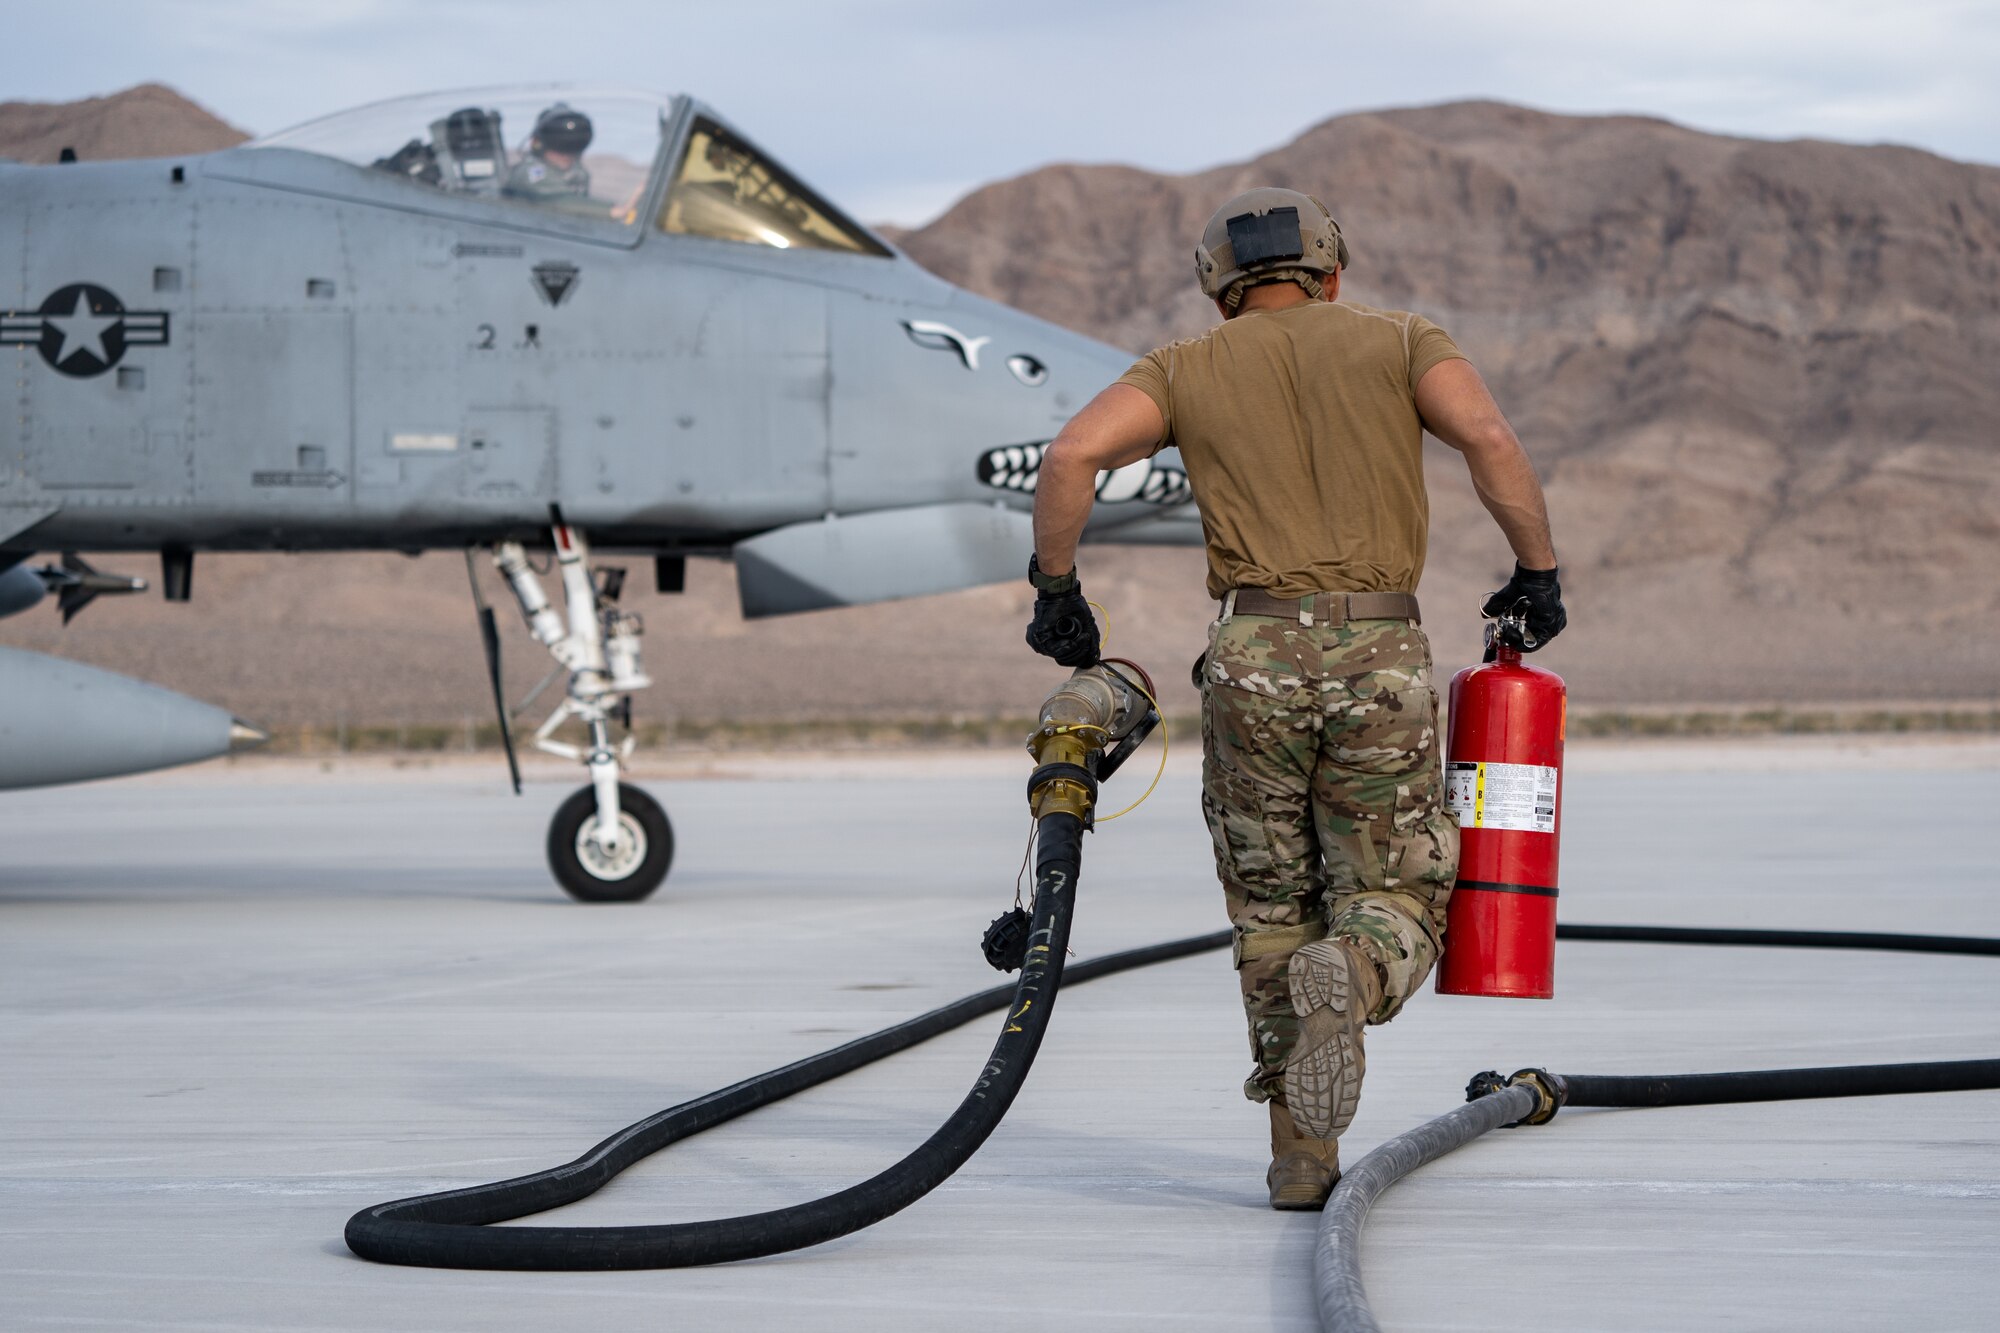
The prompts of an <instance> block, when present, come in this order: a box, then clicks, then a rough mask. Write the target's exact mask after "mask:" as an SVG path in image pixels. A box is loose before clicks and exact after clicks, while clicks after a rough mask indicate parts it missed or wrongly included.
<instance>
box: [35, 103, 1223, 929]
mask: <svg viewBox="0 0 2000 1333" xmlns="http://www.w3.org/2000/svg"><path fill="white" fill-rule="evenodd" d="M530 122H532V123H533V124H534V125H535V126H536V129H537V133H536V134H531V135H530V136H529V137H528V138H526V139H523V140H520V141H518V143H517V145H516V146H514V147H511V148H510V147H509V145H508V140H507V132H508V127H509V126H510V125H512V126H515V127H522V126H525V125H526V124H528V123H530ZM545 125H557V126H559V127H561V128H562V129H563V131H564V133H565V134H567V135H569V136H570V137H571V138H572V139H575V138H579V137H581V138H582V139H585V140H587V141H588V143H587V146H585V147H584V148H583V149H582V150H581V152H580V153H577V152H569V153H562V152H558V151H556V148H555V147H552V146H551V145H552V144H553V143H555V142H557V141H556V140H555V136H554V135H553V133H545V132H543V131H542V127H543V126H545ZM579 126H581V129H579V128H578V127H579ZM544 138H547V139H548V140H549V142H544ZM563 146H564V147H568V148H574V147H575V144H574V143H566V144H564V145H563ZM0 306H4V307H5V309H4V310H0V344H5V345H8V346H9V350H10V351H11V353H12V355H11V359H12V360H13V362H14V369H15V376H14V382H15V387H16V396H17V403H16V404H15V410H13V411H9V412H7V413H0V573H4V571H5V570H6V568H7V567H8V566H10V565H19V564H20V562H21V561H23V560H24V559H25V558H26V556H27V555H28V554H29V553H31V552H35V551H74V550H79V549H90V550H98V551H107V552H115V551H148V552H160V553H161V555H162V558H163V561H164V574H165V578H164V584H165V592H166V594H167V596H168V597H169V598H174V599H179V598H184V597H185V596H186V595H187V593H188V589H189V580H190V574H191V569H192V557H193V553H194V552H197V551H229V550H234V551H247V550H260V551H268V550H358V549H396V550H408V551H416V550H424V549H438V548H463V549H468V550H471V549H474V548H486V549H490V550H491V551H493V553H494V555H495V558H496V563H497V564H498V565H499V566H500V569H501V571H502V573H503V574H504V575H505V576H506V577H507V578H508V580H509V582H510V585H511V586H512V587H513V589H514V591H515V593H516V594H517V596H518V597H519V598H520V599H521V605H522V610H523V612H524V613H525V614H527V615H528V616H529V619H530V623H531V625H533V626H534V627H535V632H536V636H537V638H539V639H541V640H542V642H543V643H545V644H547V645H548V646H549V647H550V650H551V651H552V652H554V653H555V655H556V656H557V658H558V660H559V661H562V662H563V663H564V664H565V665H567V666H569V667H570V669H571V672H572V699H571V701H569V702H570V705H573V707H570V713H569V716H570V717H572V718H574V719H577V720H580V721H581V722H582V723H583V724H584V726H585V729H586V731H587V732H588V733H589V735H588V736H587V738H586V740H585V742H584V743H583V744H581V745H579V746H576V747H568V748H564V747H562V746H560V744H556V745H554V746H553V747H545V748H557V749H559V750H561V751H562V752H564V753H572V752H573V753H575V755H576V757H578V758H580V759H583V760H584V761H585V762H586V763H588V764H589V765H590V767H591V772H592V777H593V784H594V790H595V792H596V819H595V820H594V821H592V820H585V822H584V826H583V831H582V832H581V833H580V834H578V835H577V836H578V842H577V848H578V849H579V854H580V855H583V856H584V858H585V861H586V863H588V862H589V856H588V853H589V852H590V851H591V849H592V847H595V846H599V845H600V844H609V845H610V846H611V847H612V848H613V849H614V850H616V849H617V847H618V838H619V835H618V830H617V827H616V823H617V800H618V796H617V788H616V786H615V783H616V778H617V773H618V767H617V763H616V758H617V756H616V755H612V756H610V758H609V761H608V762H607V760H606V756H605V753H604V752H605V751H606V750H607V749H608V748H611V747H610V744H609V742H608V740H607V739H606V737H607V734H608V733H607V732H606V729H605V726H604V725H602V724H603V723H604V721H605V717H606V716H609V715H611V710H612V709H613V707H614V705H613V704H612V703H611V701H612V700H613V699H615V698H617V697H620V696H622V694H623V693H624V692H625V691H626V690H627V689H628V688H637V687H638V686H639V685H642V684H644V683H645V679H644V676H643V672H642V670H641V669H640V668H639V667H638V665H637V659H636V653H637V647H636V638H635V637H634V634H635V632H636V627H632V626H628V627H625V628H623V629H621V625H620V623H619V615H618V613H617V612H616V611H615V609H614V608H610V607H608V606H607V605H604V603H605V602H606V601H607V600H608V599H607V598H605V597H604V596H603V595H602V594H603V592H604V590H605V589H604V584H603V580H602V579H601V578H593V577H592V576H591V574H590V566H589V563H588V560H589V554H588V553H589V546H590V545H594V546H596V547H597V548H598V549H600V550H603V549H614V550H619V551H626V552H635V553H644V554H650V555H653V556H656V557H660V558H661V560H662V563H661V578H662V579H663V580H670V579H671V577H672V575H671V571H672V569H673V567H674V561H675V559H676V557H683V556H686V555H714V556H723V557H729V558H733V559H734V560H735V561H736V563H737V566H738V572H739V584H740V587H741V589H742V598H743V604H744V610H745V612H746V613H747V614H751V615H763V614H774V613H782V612H789V611H798V610H807V609H814V608H817V607H825V606H838V605H845V604H853V603H858V602H864V601H872V600H879V599H882V598H888V597H901V596H911V595H917V594H922V593H929V592H936V591H942V590H945V589H948V588H953V587H959V586H965V585H967V584H971V583H978V582H985V581H992V580H995V579H1000V578H1007V577H1014V576H1016V575H1017V574H1018V573H1019V572H1020V570H1021V568H1022V566H1023V565H1024V564H1025V561H1026V557H1027V553H1028V550H1029V545H1030V527H1029V519H1028V509H1029V507H1030V505H1031V502H1032V495H1031V493H1032V489H1033V482H1034V476H1035V469H1036V466H1037V464H1038V463H1039V460H1040V456H1041V449H1042V446H1043V445H1044V444H1045V443H1046V442H1047V441H1048V440H1050V439H1051V438H1052V437H1053V436H1054V435H1055V433H1056V431H1057V430H1058V429H1059V428H1060V426H1061V424H1062V423H1063V421H1065V420H1066V419H1067V418H1068V417H1069V416H1070V414H1071V413H1072V412H1074V411H1075V410H1076V408H1077V407H1079V406H1080V405H1081V404H1082V403H1084V402H1085V401H1087V400H1088V399H1089V398H1090V396H1091V395H1092V394H1094V393H1095V392H1097V390H1098V389H1100V388H1102V387H1103V386H1104V385H1105V384H1106V383H1108V382H1109V381H1110V380H1111V379H1112V378H1114V377H1115V376H1116V375H1117V374H1118V373H1119V372H1120V371H1121V370H1122V369H1123V368H1124V367H1125V365H1126V364H1128V357H1127V356H1126V355H1125V354H1123V353H1120V352H1118V351H1116V350H1115V349H1112V348H1109V347H1106V346H1104V345H1102V344H1099V343H1096V342H1093V341H1091V340H1089V339H1086V338H1083V337H1080V336H1077V335H1075V334H1072V333H1069V332H1067V331H1065V330H1062V329H1060V328H1057V327H1055V326H1053V325H1050V324H1048V323H1045V322H1043V321H1041V320H1037V319H1034V318H1032V317H1030V316H1028V315H1025V314H1023V313H1021V312H1019V311H1015V310H1012V309H1009V308H1007V307H1005V306H1002V305H998V304H996V303H994V302H991V301H987V300H984V299H981V298H978V297H975V296H973V295H970V294H969V293H966V292H964V291H962V290H959V289H957V288H955V287H953V286H951V285H950V284H948V283H945V282H943V281H941V280H939V279H937V278H935V277H933V276H931V275H930V274H928V273H926V272H924V271H923V270H922V269H920V268H918V267H917V266H916V265H915V264H914V263H912V262H910V261H909V260H908V259H907V258H905V257H904V256H902V255H901V254H900V253H898V252H897V251H896V250H895V249H894V248H893V247H892V246H889V245H887V244H886V243H884V242H883V241H882V240H880V239H879V238H878V237H876V236H874V235H873V234H872V233H870V232H869V231H868V230H867V229H865V228H863V227H861V226H859V225H858V224H856V223H854V222H852V221H851V220H850V219H848V218H846V217H845V216H844V215H842V214H841V213H840V212H839V211H838V210H837V209H835V208H834V207H833V206H832V205H831V204H829V203H827V202H826V201H824V200H823V199H821V198H820V197H818V196H817V195H815V194H814V193H813V192H812V191H811V190H810V189H809V188H807V187H806V186H804V185H803V184H802V183H800V182H799V181H798V180H797V179H796V178H795V177H793V176H791V175H790V174H789V173H788V172H786V170H785V169H784V168H783V167H782V166H781V165H779V164H778V163H777V162H776V161H775V160H773V159H771V158H770V157H769V156H768V155H766V154H764V153H763V151H762V150H761V149H759V148H757V147H756V146H755V145H754V144H752V143H751V142H750V141H749V140H748V139H747V138H745V137H744V136H743V135H742V134H741V133H739V132H738V131H736V130H735V129H734V128H733V127H732V126H730V125H729V124H728V122H727V121H725V120H723V118H722V117H720V116H719V115H718V114H716V113H715V112H714V111H712V110H711V109H709V108H707V107H705V106H703V105H702V104H701V103H699V102H697V101H694V100H693V99H690V98H685V97H676V98H655V97H646V96H634V95H630V94H601V95H599V94H590V93H586V92H572V91H564V90H553V89H544V90H492V91H486V92H476V93H459V94H445V95H437V96H430V97H423V98H409V99H401V100H399V101H396V102H390V103H382V104H378V105H377V106H374V107H369V108H364V109H362V110H361V111H358V112H351V113H346V114H344V115H341V116H334V117H329V118H327V119H326V120H323V121H319V122H314V123H312V124H310V125H307V126H302V127H300V128H299V129H297V130H294V131H290V132H287V133H285V134H281V135H277V136H274V137H272V138H269V139H265V140H260V141H257V142H254V143H251V144H249V145H246V146H244V147H242V148H238V149H232V150H229V151H226V152H221V153H215V154H210V155H206V156H197V157H189V158H184V159H180V158H167V159H160V160H156V161H139V162H117V163H96V164H94V163H76V164H67V165H61V166H45V167H24V166H15V165H4V164H0ZM1100 497H1101V499H1102V500H1103V501H1104V502H1105V503H1103V504H1100V506H1099V507H1098V510H1097V515H1096V517H1095V518H1094V520H1093V527H1092V530H1091V534H1090V535H1091V536H1092V537H1094V538H1096V539H1100V540H1106V539H1108V540H1131V541H1165V542H1186V541H1190V540H1198V526H1197V522H1196V519H1195V515H1194V513H1193V507H1192V505H1190V504H1188V503H1187V500H1188V487H1187V482H1186V478H1185V476H1184V475H1183V474H1182V473H1181V472H1180V471H1179V469H1178V467H1177V466H1176V460H1175V459H1174V457H1173V456H1172V454H1171V453H1170V452H1169V453H1167V454H1164V455H1162V456H1161V457H1160V458H1157V459H1154V460H1149V461H1147V462H1144V463H1141V464H1137V465H1135V466H1134V467H1133V468H1129V469H1124V470H1122V471H1121V472H1120V473H1117V474H1108V475H1107V476H1106V477H1105V478H1103V479H1102V484H1101V485H1100ZM586 534H587V543H588V544H586ZM529 547H544V548H552V549H553V550H554V551H555V552H556V553H557V555H558V557H562V558H563V565H564V569H563V572H564V574H565V576H566V577H565V580H564V591H565V594H566V601H567V604H568V610H567V618H566V619H565V618H564V616H562V615H559V614H557V613H556V612H555V611H554V610H553V609H551V608H550V607H549V606H548V605H547V599H546V597H544V596H542V594H541V593H540V592H539V590H538V587H537V588H536V589H533V590H531V589H530V588H529V587H527V586H526V585H527V584H528V583H530V582H533V579H534V571H533V570H532V568H529V567H527V563H526V561H525V559H524V558H522V554H521V553H522V552H523V551H524V550H525V549H526V548H529ZM565 553H567V554H565ZM538 615H539V616H540V617H541V618H540V619H539V621H538V620H537V619H536V617H537V616H538ZM628 619H629V618H628ZM621 634H622V635H623V636H624V637H622V638H621ZM490 637H491V636H490V635H489V639H490ZM621 654H624V655H626V656H629V657H630V658H631V660H630V662H629V663H628V662H626V661H625V660H624V657H621ZM579 678H581V679H582V685H581V687H580V688H579V686H578V684H577V681H578V680H579ZM5 707H6V701H5V700H4V699H0V710H4V709H5ZM563 720H564V719H563V717H562V716H561V715H560V714H559V715H558V717H557V718H554V719H552V720H551V725H552V726H553V725H554V724H556V723H560V722H562V721H563ZM545 732H547V735H545V736H544V737H543V739H544V740H548V739H549V738H550V737H552V736H553V732H552V731H549V730H548V729H547V728H545ZM581 795H583V793H579V796H581ZM559 822H560V821H559ZM639 822H640V823H641V824H643V823H644V820H643V819H641V820H640V821H639ZM643 832H644V830H643V829H641V830H640V833H641V834H643ZM564 836H565V837H567V836H568V835H567V834H565V835H564ZM553 837H554V834H552V839H553ZM593 839H596V842H593V841H592V840H593ZM628 854H629V849H628ZM551 856H552V858H554V857H555V856H556V848H555V844H554V842H553V841H552V843H551ZM615 859H616V858H611V859H608V860H603V861H602V863H601V864H599V865H598V867H597V868H598V869H599V870H604V869H605V867H606V866H611V867H612V870H615V869H616V868H617V867H616V866H614V865H612V862H613V861H614V860H615ZM661 872H662V873H663V872H664V866H662V867H661ZM558 873H559V875H560V874H561V868H560V867H559V868H558ZM605 873H607V874H609V873H611V871H606V872H605ZM626 873H627V874H628V875H638V876H640V877H642V878H643V877H644V875H645V874H647V873H650V872H649V871H647V870H646V869H644V868H640V869H638V870H628V871H627V872H626ZM654 882H657V877H656V876H655V877H654ZM650 887H651V884H647V885H646V886H645V888H647V889H650ZM572 889H573V891H574V886H572ZM628 896H638V895H636V894H633V895H628Z"/></svg>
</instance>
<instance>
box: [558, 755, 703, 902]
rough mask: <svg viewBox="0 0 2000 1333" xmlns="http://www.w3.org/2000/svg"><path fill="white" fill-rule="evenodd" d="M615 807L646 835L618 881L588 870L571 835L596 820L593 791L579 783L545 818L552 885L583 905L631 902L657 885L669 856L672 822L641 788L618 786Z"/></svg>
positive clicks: (672, 839) (595, 799) (672, 844)
mask: <svg viewBox="0 0 2000 1333" xmlns="http://www.w3.org/2000/svg"><path fill="white" fill-rule="evenodd" d="M618 808H619V810H620V811H621V812H622V813H623V814H625V815H626V816H628V817H629V818H631V819H632V820H633V821H634V822H636V823H637V824H638V825H639V827H640V829H641V830H642V831H643V832H644V833H645V835H646V855H645V856H644V857H643V858H642V859H641V860H640V862H639V866H638V868H637V869H635V870H634V871H633V872H632V873H631V874H629V875H627V876H625V877H624V878H623V879H603V878H600V877H599V876H598V875H596V874H595V873H593V872H592V871H591V869H590V867H589V866H587V865H585V864H584V862H583V860H582V858H581V857H580V856H579V855H578V854H577V848H576V843H577V835H578V834H579V833H581V832H582V831H583V827H584V825H585V824H586V823H588V822H589V821H591V820H593V819H595V818H597V791H596V789H595V788H593V787H579V788H578V789H577V790H576V791H574V792H571V793H570V797H569V799H568V800H566V801H564V802H563V803H562V805H561V807H560V808H558V809H557V810H556V817H555V818H554V819H552V820H550V821H549V842H548V853H549V869H550V870H551V871H553V872H554V874H555V877H556V883H558V884H560V885H562V886H563V891H564V892H566V893H568V894H569V896H570V897H572V898H574V899H576V900H577V901H578V902H583V903H636V902H638V901H639V900H640V899H642V898H645V897H646V896H647V895H649V894H651V893H652V891H653V890H654V889H657V888H659V887H660V881H661V880H663V879H665V878H666V877H667V868H668V867H669V866H671V865H672V864H673V860H674V826H673V825H672V824H669V823H668V822H667V812H666V811H665V810H662V809H661V808H660V803H659V802H658V801H656V800H654V799H653V798H652V797H650V796H648V795H647V794H646V793H645V792H644V791H643V790H641V789H640V788H638V787H634V786H632V785H631V784H629V783H625V782H621V783H619V784H618Z"/></svg>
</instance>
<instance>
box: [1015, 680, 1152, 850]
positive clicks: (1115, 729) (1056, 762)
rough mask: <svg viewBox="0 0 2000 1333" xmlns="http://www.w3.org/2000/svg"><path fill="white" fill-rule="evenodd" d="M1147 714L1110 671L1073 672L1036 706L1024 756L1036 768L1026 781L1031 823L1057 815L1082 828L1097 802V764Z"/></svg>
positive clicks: (1140, 697) (1141, 699) (1142, 699)
mask: <svg viewBox="0 0 2000 1333" xmlns="http://www.w3.org/2000/svg"><path fill="white" fill-rule="evenodd" d="M1151 713H1152V705H1151V704H1150V703H1149V702H1148V701H1147V699H1146V696H1145V695H1144V694H1142V693H1141V692H1140V691H1139V690H1138V689H1136V688H1135V687H1134V686H1133V685H1132V683H1131V682H1130V681H1128V680H1126V679H1125V677H1123V676H1121V675H1120V674H1119V673H1118V672H1117V671H1115V670H1113V669H1112V668H1111V667H1108V666H1105V665H1103V664H1101V663H1100V664H1099V665H1096V666H1087V667H1079V668H1077V670H1075V671H1074V672H1072V673H1071V674H1070V677H1069V679H1068V680H1066V681H1064V682H1063V683H1062V684H1061V685H1059V686H1057V687H1056V689H1055V692H1054V693H1052V694H1050V695H1049V697H1048V699H1047V700H1046V701H1044V702H1043V704H1042V711H1041V715H1040V716H1039V717H1038V718H1037V719H1036V723H1035V731H1034V734H1033V735H1031V736H1029V737H1028V753H1030V754H1032V755H1034V756H1035V762H1036V764H1037V765H1038V766H1037V767H1036V769H1035V773H1034V776H1033V777H1031V778H1030V779H1029V780H1028V804H1029V806H1030V807H1031V808H1032V809H1033V810H1034V812H1035V817H1036V818H1037V819H1039V818H1041V817H1042V816H1044V815H1049V814H1055V813H1057V812H1061V813H1065V814H1072V815H1075V816H1076V817H1077V818H1078V819H1081V820H1084V821H1085V822H1086V823H1088V821H1089V818H1090V810H1091V807H1092V805H1094V804H1095V803H1096V800H1097V760H1098V757H1099V756H1100V755H1102V754H1103V753H1104V751H1105V749H1106V748H1107V747H1109V746H1112V745H1115V744H1117V743H1118V742H1120V741H1122V740H1123V739H1125V737H1126V736H1128V735H1129V734H1131V732H1132V731H1133V730H1134V729H1135V728H1137V727H1138V726H1139V725H1140V724H1141V723H1142V722H1144V721H1146V719H1147V718H1148V717H1149V716H1150V715H1151Z"/></svg>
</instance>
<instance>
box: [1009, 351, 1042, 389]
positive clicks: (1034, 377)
mask: <svg viewBox="0 0 2000 1333" xmlns="http://www.w3.org/2000/svg"><path fill="white" fill-rule="evenodd" d="M1007 369H1009V370H1011V371H1013V372H1014V378H1015V379H1017V380H1019V381H1021V383H1023V384H1025V385H1027V386H1028V387H1029V388H1030V389H1033V388H1037V387H1039V386H1040V385H1042V384H1045V383H1047V382H1048V378H1049V368H1048V367H1047V366H1045V365H1043V364H1042V363H1041V362H1039V361H1037V360H1036V359H1035V358H1034V357H1032V356H1029V355H1028V354H1027V353H1026V352H1023V353H1021V354H1020V355H1019V356H1010V357H1008V358H1007Z"/></svg>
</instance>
